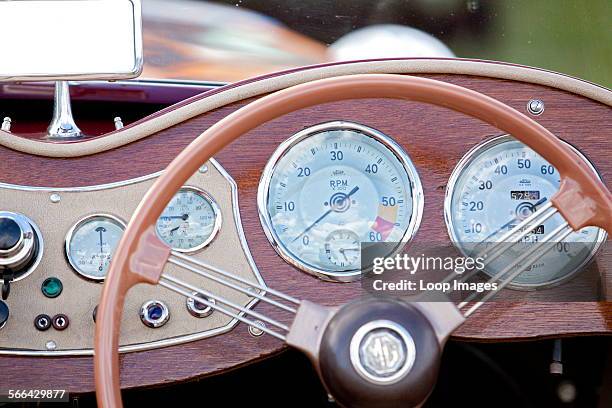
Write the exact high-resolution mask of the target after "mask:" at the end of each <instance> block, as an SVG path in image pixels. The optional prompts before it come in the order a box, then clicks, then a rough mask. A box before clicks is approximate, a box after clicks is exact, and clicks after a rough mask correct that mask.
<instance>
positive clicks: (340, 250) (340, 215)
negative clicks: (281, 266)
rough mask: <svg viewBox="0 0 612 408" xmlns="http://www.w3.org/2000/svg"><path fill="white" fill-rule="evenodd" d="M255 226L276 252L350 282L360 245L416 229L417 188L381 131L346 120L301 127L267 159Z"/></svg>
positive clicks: (411, 170) (405, 237) (401, 154)
mask: <svg viewBox="0 0 612 408" xmlns="http://www.w3.org/2000/svg"><path fill="white" fill-rule="evenodd" d="M258 208H259V215H260V219H261V223H262V225H263V228H264V230H265V232H266V235H267V237H268V239H269V240H270V242H271V244H272V245H273V246H274V248H275V249H276V251H277V252H278V253H279V254H280V255H281V256H282V257H283V258H284V259H285V260H286V261H287V262H289V263H290V264H292V265H294V266H296V267H297V268H299V269H301V270H303V271H305V272H307V273H311V274H313V275H316V276H319V277H323V278H327V279H331V280H339V281H350V280H354V279H358V278H359V276H360V274H361V271H362V265H361V252H360V250H361V243H362V242H397V243H399V245H398V246H396V247H395V248H393V251H397V250H399V249H401V247H403V244H405V243H406V242H407V241H409V240H410V238H412V236H413V235H414V233H415V232H416V230H417V228H418V226H419V223H420V220H421V215H422V212H423V189H422V186H421V182H420V180H419V176H418V174H417V171H416V169H415V167H414V165H413V164H412V161H411V160H410V157H409V156H408V154H407V153H406V152H405V151H404V150H403V149H402V148H401V147H400V146H399V145H397V144H396V143H395V142H394V141H392V140H391V139H390V138H389V137H387V136H386V135H384V134H383V133H381V132H379V131H377V130H375V129H372V128H369V127H367V126H363V125H359V124H356V123H350V122H330V123H324V124H320V125H316V126H313V127H310V128H307V129H305V130H303V131H301V132H299V133H297V134H295V135H293V136H292V137H291V138H289V139H288V140H286V141H285V142H284V143H282V144H281V145H280V146H279V147H278V149H277V150H276V151H275V152H274V154H273V155H272V157H271V158H270V160H269V161H268V163H267V165H266V167H265V169H264V172H263V174H262V179H261V182H260V185H259V190H258Z"/></svg>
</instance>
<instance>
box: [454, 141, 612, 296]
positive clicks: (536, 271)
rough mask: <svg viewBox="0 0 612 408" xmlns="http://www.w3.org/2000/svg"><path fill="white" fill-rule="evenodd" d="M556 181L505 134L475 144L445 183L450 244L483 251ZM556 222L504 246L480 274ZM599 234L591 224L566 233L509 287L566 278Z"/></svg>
mask: <svg viewBox="0 0 612 408" xmlns="http://www.w3.org/2000/svg"><path fill="white" fill-rule="evenodd" d="M575 151H576V153H578V154H579V155H580V156H581V157H582V158H583V159H584V160H585V161H586V162H587V163H589V162H588V160H587V159H586V158H585V157H584V156H583V155H582V154H581V153H580V152H578V151H577V150H575ZM589 164H590V163H589ZM591 168H593V166H592V165H591ZM593 171H594V172H595V169H594V168H593ZM559 184H560V177H559V173H558V171H557V169H555V167H554V166H552V165H551V164H550V163H548V162H547V161H546V160H544V159H543V158H542V157H541V156H540V155H539V154H537V153H536V152H535V151H533V150H532V149H531V148H529V147H527V146H525V145H524V144H523V143H521V142H519V141H518V140H516V139H513V138H511V137H510V136H500V137H496V138H493V139H491V140H488V141H486V142H484V143H482V144H480V145H478V146H476V147H475V148H474V149H472V150H471V151H470V152H469V153H468V154H467V155H466V156H465V157H464V158H463V159H462V160H461V161H460V162H459V164H458V165H457V167H456V168H455V170H454V171H453V174H452V175H451V178H450V180H449V183H448V186H447V192H446V201H445V216H446V221H447V227H448V232H449V235H450V237H451V239H452V241H453V243H454V244H455V245H456V246H457V247H458V248H459V249H460V250H461V251H462V252H463V253H464V254H466V255H474V254H478V253H483V252H484V250H485V249H486V248H487V247H490V246H492V245H493V244H494V243H495V242H498V241H499V240H501V239H502V238H503V235H504V234H505V233H507V232H508V231H510V230H512V229H514V228H515V227H516V226H517V225H518V224H520V223H521V221H523V220H525V219H526V218H527V217H529V216H530V215H531V214H533V213H534V212H535V211H537V210H538V209H540V208H542V206H544V205H546V204H547V203H549V201H550V199H551V197H552V196H553V195H554V194H555V193H556V192H557V190H559ZM562 222H563V218H562V217H561V215H560V214H556V215H554V216H553V217H551V218H549V219H547V220H546V221H545V222H543V223H542V224H540V225H538V226H536V227H535V228H534V229H533V230H532V231H531V233H530V234H528V235H527V236H526V237H525V238H524V239H523V240H522V242H521V243H520V244H518V245H516V246H515V247H512V248H511V246H510V244H508V249H509V250H508V251H507V253H505V254H504V256H501V257H500V258H499V259H497V260H495V261H492V262H491V263H490V265H488V266H486V268H485V271H484V272H485V273H487V274H488V275H494V274H496V273H498V272H500V271H501V270H502V269H503V268H504V267H506V266H507V265H508V264H509V263H510V262H511V261H512V260H513V259H516V258H517V257H518V256H519V254H520V253H521V251H526V250H528V249H529V246H532V245H534V244H535V243H537V242H538V241H539V240H541V239H542V238H544V237H545V236H546V235H547V234H549V233H550V232H552V231H553V230H554V229H555V228H557V227H558V226H560V225H561V223H562ZM605 237H606V234H605V232H604V231H603V230H600V229H599V228H595V227H588V228H584V229H582V230H580V231H577V232H574V233H572V234H571V235H569V236H568V237H567V238H566V239H565V240H564V241H563V242H559V243H557V244H556V246H555V248H553V249H552V250H551V251H549V252H547V253H546V254H544V256H543V257H542V258H540V259H539V260H538V261H537V262H536V263H534V264H533V265H523V268H525V267H527V268H526V269H527V270H525V272H522V273H521V274H520V275H518V276H517V277H516V278H515V279H514V280H513V282H512V284H511V285H510V286H511V287H514V288H521V289H530V288H539V287H544V286H551V285H554V284H558V283H560V282H562V281H564V280H566V279H568V278H569V277H571V276H572V275H573V274H574V273H575V272H577V271H579V270H580V269H581V268H582V267H583V266H584V265H585V264H586V263H587V262H588V261H589V260H590V259H591V258H592V256H593V254H594V253H595V251H596V250H597V248H598V247H599V245H600V244H601V242H603V241H604V240H605Z"/></svg>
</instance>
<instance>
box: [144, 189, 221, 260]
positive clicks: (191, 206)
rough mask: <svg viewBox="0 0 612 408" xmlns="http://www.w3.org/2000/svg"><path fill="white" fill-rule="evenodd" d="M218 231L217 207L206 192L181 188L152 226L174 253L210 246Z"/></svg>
mask: <svg viewBox="0 0 612 408" xmlns="http://www.w3.org/2000/svg"><path fill="white" fill-rule="evenodd" d="M220 228H221V212H220V211H219V206H218V205H217V203H216V202H215V200H214V199H213V198H212V196H211V195H210V194H208V193H207V192H205V191H203V190H200V189H198V188H195V187H183V188H181V189H180V190H179V191H178V193H176V194H175V196H174V197H173V198H172V200H170V202H169V203H168V205H167V206H166V208H165V209H164V212H163V213H162V215H161V216H160V217H159V219H158V221H157V225H156V229H157V234H158V235H159V237H160V238H161V239H162V240H163V241H164V242H165V243H166V244H168V245H170V246H171V247H172V249H174V250H176V251H178V252H184V253H188V252H195V251H198V250H200V249H202V248H204V247H206V246H207V245H208V244H210V243H211V242H212V241H213V239H215V236H216V235H217V233H218V232H219V230H220Z"/></svg>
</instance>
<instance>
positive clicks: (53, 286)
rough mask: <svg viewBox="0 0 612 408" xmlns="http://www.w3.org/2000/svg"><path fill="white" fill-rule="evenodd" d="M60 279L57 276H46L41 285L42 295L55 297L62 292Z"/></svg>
mask: <svg viewBox="0 0 612 408" xmlns="http://www.w3.org/2000/svg"><path fill="white" fill-rule="evenodd" d="M63 288H64V285H62V281H61V280H59V279H57V278H47V279H45V281H44V282H43V284H42V286H41V290H42V293H43V295H45V296H46V297H48V298H56V297H58V296H59V295H60V294H61V293H62V289H63Z"/></svg>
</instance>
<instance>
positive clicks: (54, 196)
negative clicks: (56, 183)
mask: <svg viewBox="0 0 612 408" xmlns="http://www.w3.org/2000/svg"><path fill="white" fill-rule="evenodd" d="M49 199H50V200H51V202H52V203H59V202H60V201H61V200H62V196H60V195H59V194H57V193H53V194H51V195H50V196H49Z"/></svg>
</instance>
